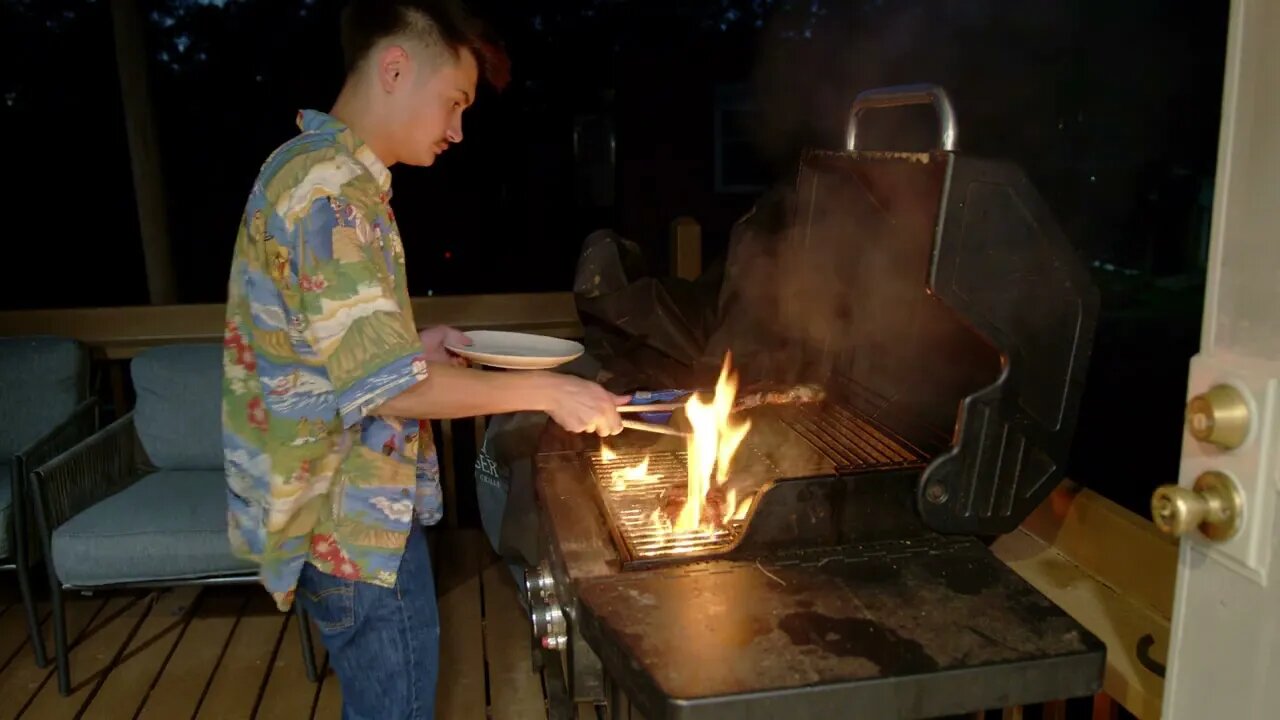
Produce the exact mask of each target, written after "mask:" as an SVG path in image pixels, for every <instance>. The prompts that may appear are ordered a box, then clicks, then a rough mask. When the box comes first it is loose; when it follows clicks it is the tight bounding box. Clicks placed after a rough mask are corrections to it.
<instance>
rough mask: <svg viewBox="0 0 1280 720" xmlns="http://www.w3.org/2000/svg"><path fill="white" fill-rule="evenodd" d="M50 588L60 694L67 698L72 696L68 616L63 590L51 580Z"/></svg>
mask: <svg viewBox="0 0 1280 720" xmlns="http://www.w3.org/2000/svg"><path fill="white" fill-rule="evenodd" d="M49 588H50V589H51V591H52V595H53V597H52V600H53V644H54V652H55V653H56V655H57V660H58V692H59V693H60V694H61V695H62V696H63V697H66V696H68V695H70V694H71V658H70V657H68V655H67V616H66V613H65V612H64V608H63V602H62V588H61V587H60V586H59V585H58V581H57V580H56V579H51V580H50V582H49Z"/></svg>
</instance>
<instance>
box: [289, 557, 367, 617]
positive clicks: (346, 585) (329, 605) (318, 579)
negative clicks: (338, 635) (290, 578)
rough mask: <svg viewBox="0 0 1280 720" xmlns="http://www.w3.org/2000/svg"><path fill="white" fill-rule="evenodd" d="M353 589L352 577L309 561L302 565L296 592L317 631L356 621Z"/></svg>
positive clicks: (354, 588)
mask: <svg viewBox="0 0 1280 720" xmlns="http://www.w3.org/2000/svg"><path fill="white" fill-rule="evenodd" d="M355 592H356V586H355V581H354V580H344V579H342V578H339V577H334V576H332V575H330V574H328V573H325V572H321V571H320V570H318V569H316V567H315V566H313V565H311V564H310V563H307V564H306V565H304V566H303V570H302V577H301V578H299V583H298V596H299V597H300V598H301V599H302V603H303V609H305V610H306V611H307V614H309V615H310V616H311V618H312V620H314V621H315V623H316V627H317V628H319V629H320V631H321V632H326V633H328V632H337V631H340V630H348V629H350V628H351V627H353V626H354V625H355V624H356V607H355Z"/></svg>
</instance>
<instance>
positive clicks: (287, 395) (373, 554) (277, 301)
mask: <svg viewBox="0 0 1280 720" xmlns="http://www.w3.org/2000/svg"><path fill="white" fill-rule="evenodd" d="M342 30H343V33H342V35H343V51H344V54H345V60H346V67H347V77H346V80H345V83H344V85H343V87H342V90H341V92H340V94H339V96H338V98H337V101H336V102H335V104H334V105H333V108H332V109H331V111H330V112H328V113H322V112H316V111H304V112H302V113H301V114H300V115H299V117H298V124H299V127H300V129H301V134H300V135H298V136H297V137H295V138H293V139H291V140H289V141H288V142H286V143H285V144H284V145H282V146H281V147H280V148H278V149H277V150H276V151H275V152H274V153H272V155H271V156H270V157H269V158H268V159H267V161H266V163H265V164H264V166H263V167H262V170H261V174H260V175H259V177H258V180H257V181H256V182H255V184H254V187H253V190H252V192H251V194H250V196H249V199H248V203H247V206H246V209H245V213H244V216H243V220H242V223H241V227H240V230H239V233H238V236H237V240H236V248H235V254H234V258H233V264H232V269H231V278H230V283H229V288H228V306H227V322H226V336H225V343H224V344H225V355H224V381H223V427H224V448H225V456H226V472H227V484H228V505H229V507H228V521H229V525H230V527H229V534H230V537H231V541H232V545H233V548H234V549H235V551H236V552H237V554H239V555H242V556H244V557H247V558H251V559H253V560H254V561H256V562H257V563H259V564H260V566H261V570H260V577H261V581H262V583H263V584H264V585H265V586H266V589H267V590H268V591H269V592H271V593H272V595H273V596H274V597H275V599H276V602H277V604H278V606H279V607H280V609H281V610H286V609H288V608H289V607H291V605H292V603H293V602H295V601H297V602H301V603H302V605H303V607H304V608H305V609H306V610H307V611H308V612H309V613H311V616H312V617H313V618H314V620H315V622H316V624H317V625H318V626H319V628H320V630H321V633H322V637H323V641H324V643H325V646H326V647H327V648H328V650H329V659H330V664H331V665H332V666H333V667H334V668H335V669H336V671H337V674H338V678H339V681H340V682H341V685H342V694H343V704H344V710H343V716H344V717H346V718H388V719H389V718H430V717H432V716H433V705H434V697H435V685H436V675H437V657H438V655H437V653H438V651H437V645H438V639H439V626H438V616H437V612H436V604H435V588H434V585H433V582H432V576H431V568H430V564H429V563H430V560H429V557H428V555H427V551H426V544H425V541H424V537H423V534H422V530H421V527H420V526H421V525H430V524H433V523H435V522H437V521H438V520H439V519H440V516H441V514H442V510H441V497H440V484H439V470H438V464H437V462H436V456H435V449H434V445H433V442H432V439H431V434H430V424H429V422H428V420H429V419H431V418H455V417H465V416H473V415H482V414H491V413H492V414H496V413H508V412H516V411H522V410H534V411H544V412H546V413H547V414H548V415H549V416H550V417H551V418H552V419H553V420H554V421H555V422H557V423H559V424H560V425H561V426H563V427H564V428H566V429H567V430H569V431H573V432H596V433H599V434H600V435H611V434H614V433H617V432H619V431H620V430H621V420H620V417H619V415H618V413H617V410H616V406H617V405H619V404H622V403H624V402H626V398H622V397H618V396H615V395H613V394H612V393H609V392H607V391H606V390H604V389H603V388H602V387H600V386H599V385H596V384H595V383H591V382H588V381H586V380H582V379H579V378H576V377H573V376H569V375H560V374H555V373H547V372H506V373H487V372H481V371H477V370H472V369H468V368H465V367H459V366H457V365H455V364H454V363H453V362H452V360H453V357H452V356H451V355H450V354H449V353H448V352H447V351H446V350H445V349H444V347H443V345H444V342H445V341H446V340H448V339H453V340H460V339H462V338H461V337H460V335H461V334H460V333H458V332H457V331H455V330H452V329H450V328H433V329H430V330H427V331H425V332H423V333H421V335H419V333H418V332H417V329H416V325H415V324H414V318H413V316H412V311H411V308H410V303H409V295H408V292H407V289H406V285H405V264H404V250H403V247H402V245H401V241H400V236H399V233H398V230H397V228H396V222H395V217H394V215H393V214H392V211H391V207H390V205H389V200H390V196H391V173H390V171H389V169H388V168H390V167H391V166H393V165H395V164H396V163H405V164H409V165H419V166H423V165H431V164H432V163H433V162H434V161H435V158H436V157H437V156H438V155H439V154H440V153H442V152H444V151H445V150H446V149H447V148H448V147H449V145H450V144H451V143H457V142H460V141H461V140H462V112H463V111H464V110H465V109H466V108H467V107H468V106H469V105H471V103H472V101H473V100H474V99H475V94H476V82H477V79H478V76H479V74H480V66H481V65H482V64H483V65H484V66H485V67H486V68H492V67H495V66H497V67H499V73H501V67H500V66H501V63H500V62H498V63H495V62H494V58H495V57H496V56H495V55H494V54H493V53H492V52H491V51H488V50H486V46H485V45H484V44H483V43H482V42H481V41H480V40H479V39H478V35H477V34H476V33H475V31H474V30H473V29H472V26H471V25H470V21H469V20H468V19H467V18H466V17H465V16H464V15H463V14H462V13H461V12H460V11H459V10H457V9H455V8H453V7H451V6H449V5H446V4H444V3H443V2H439V1H431V0H354V2H352V3H351V4H350V5H349V7H348V8H347V9H346V10H345V11H344V14H343V19H342ZM498 59H499V60H501V58H498ZM499 82H501V80H499ZM445 551H446V552H448V549H446V550H445ZM295 593H296V595H295Z"/></svg>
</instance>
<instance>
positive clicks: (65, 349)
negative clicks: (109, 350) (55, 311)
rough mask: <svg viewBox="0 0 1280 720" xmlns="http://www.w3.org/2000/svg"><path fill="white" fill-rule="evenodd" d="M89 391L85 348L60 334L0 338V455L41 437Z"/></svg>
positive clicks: (5, 456) (9, 452) (12, 451)
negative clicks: (1, 419) (0, 420)
mask: <svg viewBox="0 0 1280 720" xmlns="http://www.w3.org/2000/svg"><path fill="white" fill-rule="evenodd" d="M88 395H89V353H88V350H87V349H86V348H85V347H84V346H83V345H81V344H80V343H79V342H77V341H75V340H72V339H70V338H61V337H44V336H41V337H13V338H0V417H3V418H4V422H0V457H3V458H5V459H6V461H7V460H8V459H9V458H11V457H12V456H13V455H15V454H17V453H19V452H22V451H23V450H26V449H27V448H28V447H29V446H30V445H31V443H33V442H35V441H36V440H39V439H40V438H42V437H44V435H45V434H46V433H48V432H49V431H50V430H52V429H53V428H55V427H56V426H57V425H58V424H59V423H61V422H62V421H63V420H66V419H67V417H68V416H69V415H70V414H71V411H72V410H75V408H76V406H77V405H79V404H80V403H81V402H83V401H84V400H85V399H87V398H88Z"/></svg>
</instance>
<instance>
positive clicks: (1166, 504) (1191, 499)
mask: <svg viewBox="0 0 1280 720" xmlns="http://www.w3.org/2000/svg"><path fill="white" fill-rule="evenodd" d="M1151 519H1152V520H1154V521H1155V524H1156V527H1157V528H1159V529H1160V531H1161V532H1163V533H1166V534H1169V535H1172V536H1174V537H1182V536H1183V535H1185V534H1186V533H1188V532H1190V531H1191V530H1192V529H1193V528H1195V529H1198V530H1199V531H1200V534H1201V535H1204V536H1205V537H1206V538H1208V539H1210V540H1214V541H1217V542H1222V541H1224V540H1229V539H1231V538H1232V537H1233V536H1234V535H1235V534H1236V532H1237V531H1238V530H1239V529H1240V524H1241V521H1242V520H1243V519H1244V500H1243V498H1242V497H1241V495H1240V491H1239V490H1238V489H1237V488H1236V484H1235V482H1234V481H1232V480H1231V478H1229V477H1227V476H1226V475H1224V474H1223V473H1220V472H1217V471H1216V470H1210V471H1208V472H1205V473H1202V474H1201V475H1200V477H1198V478H1196V482H1195V486H1194V487H1193V488H1191V489H1187V488H1184V487H1181V486H1179V485H1164V486H1162V487H1160V488H1158V489H1157V490H1156V492H1155V494H1154V495H1152V496H1151Z"/></svg>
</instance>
